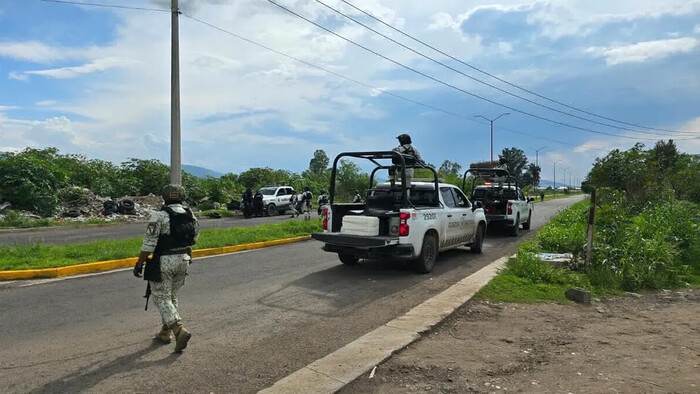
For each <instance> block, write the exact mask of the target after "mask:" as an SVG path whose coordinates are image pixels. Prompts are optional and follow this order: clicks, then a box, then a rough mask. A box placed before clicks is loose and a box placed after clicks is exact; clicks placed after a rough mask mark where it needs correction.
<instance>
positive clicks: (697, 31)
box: [693, 25, 700, 34]
mask: <svg viewBox="0 0 700 394" xmlns="http://www.w3.org/2000/svg"><path fill="white" fill-rule="evenodd" d="M693 34H700V25H695V28H694V29H693Z"/></svg>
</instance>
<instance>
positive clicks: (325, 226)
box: [323, 207, 328, 230]
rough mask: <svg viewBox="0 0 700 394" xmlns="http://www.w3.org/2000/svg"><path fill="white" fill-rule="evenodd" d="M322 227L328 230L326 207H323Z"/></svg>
mask: <svg viewBox="0 0 700 394" xmlns="http://www.w3.org/2000/svg"><path fill="white" fill-rule="evenodd" d="M323 229H324V230H328V207H323Z"/></svg>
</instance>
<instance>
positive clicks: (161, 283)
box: [134, 185, 199, 353]
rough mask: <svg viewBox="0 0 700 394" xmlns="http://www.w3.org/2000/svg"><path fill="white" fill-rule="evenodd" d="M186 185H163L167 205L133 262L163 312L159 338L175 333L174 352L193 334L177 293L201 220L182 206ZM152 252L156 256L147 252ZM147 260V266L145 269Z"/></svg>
mask: <svg viewBox="0 0 700 394" xmlns="http://www.w3.org/2000/svg"><path fill="white" fill-rule="evenodd" d="M184 199H185V188H184V187H182V186H181V185H167V186H166V187H165V188H164V189H163V200H164V201H165V205H163V207H162V208H161V210H159V211H156V212H155V213H154V214H153V216H152V217H151V220H150V222H149V223H148V227H147V228H146V234H145V235H144V237H143V244H142V246H141V253H140V254H139V258H138V261H137V262H136V265H134V275H135V276H136V277H137V278H140V277H141V274H142V273H143V274H144V275H143V276H144V279H146V280H148V286H149V288H150V289H151V290H152V294H153V301H154V303H155V304H156V307H158V312H160V316H161V322H162V327H161V330H160V332H158V333H157V334H156V340H158V341H159V342H161V343H163V344H168V343H170V342H171V341H172V336H171V332H172V334H174V335H175V352H178V353H179V352H181V351H182V350H183V349H185V348H186V347H187V343H188V342H189V340H190V338H191V337H192V334H191V333H190V332H189V331H188V330H187V329H186V328H185V326H183V324H182V318H181V317H180V313H179V312H178V299H177V293H178V291H179V290H180V288H181V287H182V286H183V285H184V284H185V277H186V276H187V270H188V268H189V265H190V262H191V260H192V258H191V255H192V249H191V246H192V245H194V244H195V243H196V242H197V237H198V236H199V224H198V222H197V219H196V218H195V217H194V215H193V214H192V211H191V210H190V209H189V208H187V207H185V206H183V201H184ZM151 253H153V258H152V259H150V260H149V259H148V255H149V254H151ZM144 264H145V265H146V269H145V272H144Z"/></svg>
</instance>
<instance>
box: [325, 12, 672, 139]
mask: <svg viewBox="0 0 700 394" xmlns="http://www.w3.org/2000/svg"><path fill="white" fill-rule="evenodd" d="M315 1H316V2H317V3H319V4H321V5H322V6H324V7H326V8H328V9H330V10H331V11H333V12H335V13H337V14H339V15H342V16H343V17H345V18H347V19H349V20H351V21H353V22H355V23H356V24H358V25H360V26H362V27H364V28H365V29H367V30H369V31H371V32H373V33H375V34H377V35H379V36H381V37H384V38H385V39H387V40H389V41H391V42H393V43H394V44H396V45H399V46H401V47H402V48H404V49H407V50H409V51H411V52H413V53H415V54H416V55H418V56H421V57H423V58H425V59H428V60H430V61H431V62H433V63H436V64H439V65H441V66H443V67H445V68H447V69H449V70H452V71H454V72H456V73H458V74H460V75H462V76H465V77H467V78H469V79H471V80H473V81H475V82H478V83H480V84H483V85H486V86H488V87H490V88H493V89H496V90H498V91H500V92H502V93H505V94H507V95H509V96H513V97H516V98H518V99H520V100H523V101H527V102H528V103H531V104H534V105H537V106H540V107H543V108H546V109H548V110H551V111H554V112H558V113H560V114H563V115H566V116H571V117H573V118H576V119H580V120H583V121H586V122H591V123H595V124H598V125H601V126H606V127H610V128H614V129H620V130H626V131H631V132H634V133H641V134H649V135H656V136H663V137H667V136H668V134H659V133H652V132H648V131H639V130H635V129H630V128H626V127H622V126H616V125H613V124H609V123H604V122H599V121H596V120H591V119H588V118H585V117H582V116H579V115H575V114H572V113H569V112H566V111H562V110H559V109H557V108H554V107H551V106H549V105H545V104H541V103H538V102H537V101H534V100H531V99H529V98H527V97H523V96H520V95H518V94H515V93H512V92H509V91H507V90H505V89H502V88H499V87H498V86H495V85H493V84H490V83H488V82H485V81H483V80H481V79H478V78H475V77H473V76H471V75H469V74H465V73H464V72H462V71H460V70H458V69H456V68H454V67H452V66H450V65H448V64H445V63H443V62H441V61H439V60H436V59H434V58H432V57H430V56H428V55H426V54H424V53H422V52H420V51H418V50H416V49H413V48H411V47H409V46H407V45H405V44H403V43H401V42H398V41H396V40H395V39H393V38H391V37H389V36H387V35H385V34H383V33H381V32H379V31H377V30H375V29H373V28H372V27H370V26H368V25H366V24H364V23H362V22H360V21H359V20H357V19H355V18H353V17H352V16H349V15H347V14H345V13H343V12H342V11H340V10H338V9H336V8H333V7H331V6H330V5H328V4H326V3H324V2H323V1H321V0H315Z"/></svg>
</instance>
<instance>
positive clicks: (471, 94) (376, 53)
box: [267, 0, 700, 141]
mask: <svg viewBox="0 0 700 394" xmlns="http://www.w3.org/2000/svg"><path fill="white" fill-rule="evenodd" d="M267 2H268V3H271V4H273V5H275V6H277V7H279V8H281V9H283V10H284V11H286V12H288V13H290V14H292V15H294V16H296V17H298V18H300V19H303V20H305V21H307V22H308V23H311V24H313V25H314V26H317V27H318V28H320V29H322V30H324V31H327V32H328V33H330V34H332V35H334V36H336V37H338V38H341V39H342V40H345V41H347V42H349V43H351V44H353V45H355V46H357V47H359V48H362V49H364V50H365V51H367V52H370V53H373V54H374V55H376V56H379V57H381V58H382V59H385V60H387V61H389V62H391V63H394V64H396V65H398V66H400V67H402V68H405V69H407V70H409V71H412V72H414V73H416V74H418V75H421V76H423V77H425V78H428V79H430V80H432V81H434V82H437V83H439V84H441V85H444V86H447V87H449V88H452V89H454V90H457V91H460V92H462V93H465V94H468V95H470V96H472V97H476V98H478V99H480V100H483V101H487V102H489V103H491V104H494V105H498V106H500V107H503V108H507V109H509V110H511V111H515V112H518V113H521V114H523V115H527V116H530V117H533V118H536V119H540V120H544V121H546V122H550V123H554V124H558V125H560V126H565V127H569V128H573V129H578V130H582V131H587V132H590V133H595V134H602V135H608V136H612V137H618V138H627V139H632V140H649V141H655V140H657V139H656V138H646V137H632V136H627V135H620V134H613V133H606V132H603V131H599V130H593V129H588V128H585V127H580V126H576V125H572V124H568V123H564V122H560V121H557V120H553V119H549V118H545V117H543V116H539V115H536V114H533V113H530V112H527V111H523V110H520V109H517V108H514V107H511V106H509V105H506V104H502V103H499V102H497V101H494V100H491V99H489V98H486V97H483V96H479V95H478V94H475V93H472V92H469V91H467V90H465V89H462V88H459V87H457V86H454V85H452V84H449V83H447V82H445V81H442V80H440V79H437V78H435V77H433V76H431V75H428V74H426V73H424V72H422V71H419V70H416V69H415V68H412V67H410V66H407V65H405V64H403V63H401V62H399V61H396V60H394V59H391V58H390V57H388V56H385V55H383V54H381V53H379V52H377V51H375V50H372V49H370V48H368V47H366V46H364V45H362V44H359V43H357V42H355V41H353V40H351V39H349V38H347V37H345V36H342V35H340V34H339V33H336V32H334V31H333V30H330V29H328V28H326V27H325V26H322V25H320V24H318V23H316V22H314V21H312V20H311V19H309V18H307V17H305V16H303V15H300V14H298V13H296V12H294V11H292V10H291V9H289V8H287V7H285V6H283V5H281V4H279V3H276V2H275V1H273V0H267ZM696 138H698V139H700V137H695V138H688V139H696ZM677 140H678V141H682V140H685V139H677Z"/></svg>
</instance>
